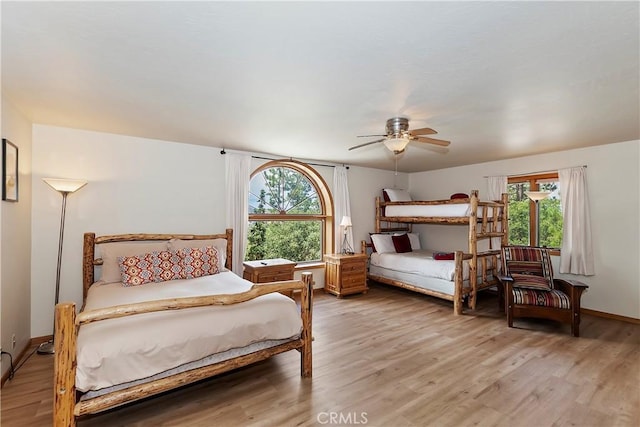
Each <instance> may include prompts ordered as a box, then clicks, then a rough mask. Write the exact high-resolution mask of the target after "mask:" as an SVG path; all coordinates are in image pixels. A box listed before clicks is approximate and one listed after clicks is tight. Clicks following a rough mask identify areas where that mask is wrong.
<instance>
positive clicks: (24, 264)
mask: <svg viewBox="0 0 640 427" xmlns="http://www.w3.org/2000/svg"><path fill="white" fill-rule="evenodd" d="M2 137H3V138H7V139H8V140H9V141H11V142H12V143H14V144H15V145H17V146H18V170H19V176H18V191H19V194H18V202H17V203H11V202H5V201H3V202H0V203H1V204H2V206H1V209H0V211H1V212H0V220H1V223H2V232H1V233H0V240H1V242H0V306H1V307H2V308H1V310H2V311H1V314H0V330H1V340H0V344H1V345H2V350H3V351H8V352H10V353H11V354H12V356H13V359H14V361H15V360H16V358H17V356H18V355H19V354H20V352H22V351H23V350H24V349H25V348H26V347H27V346H28V345H29V340H30V338H31V334H30V332H31V310H30V303H31V302H30V301H31V291H30V286H31V122H30V121H29V120H28V119H27V117H26V116H25V115H24V114H23V113H22V112H20V111H19V110H17V109H16V108H15V107H14V106H13V105H12V104H11V102H10V101H9V100H8V99H6V98H5V97H2ZM12 335H15V337H16V345H15V348H14V347H13V346H12V342H11V341H12V340H11V338H12ZM9 367H10V365H9V360H8V359H7V357H6V356H4V357H3V358H2V368H1V370H2V375H4V374H5V373H6V372H7V371H8V370H9Z"/></svg>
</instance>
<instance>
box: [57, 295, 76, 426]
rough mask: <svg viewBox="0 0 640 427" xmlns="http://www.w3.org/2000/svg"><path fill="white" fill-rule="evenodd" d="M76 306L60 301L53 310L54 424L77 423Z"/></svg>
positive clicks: (68, 424) (67, 424)
mask: <svg viewBox="0 0 640 427" xmlns="http://www.w3.org/2000/svg"><path fill="white" fill-rule="evenodd" d="M77 332H78V330H77V328H76V306H75V304H73V303H60V304H58V305H57V306H56V310H55V331H54V348H55V356H54V367H53V381H54V382H53V425H54V427H73V426H75V425H76V420H75V416H74V409H75V404H76V340H77Z"/></svg>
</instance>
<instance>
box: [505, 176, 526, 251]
mask: <svg viewBox="0 0 640 427" xmlns="http://www.w3.org/2000/svg"><path fill="white" fill-rule="evenodd" d="M507 191H508V193H509V244H510V245H529V242H530V240H529V236H530V233H531V230H529V198H528V197H527V195H526V194H525V192H526V191H529V183H528V182H519V183H514V184H509V185H507Z"/></svg>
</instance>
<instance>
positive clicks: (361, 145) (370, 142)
mask: <svg viewBox="0 0 640 427" xmlns="http://www.w3.org/2000/svg"><path fill="white" fill-rule="evenodd" d="M385 139H386V138H382V139H377V140H375V141H369V142H365V143H364V144H360V145H356V146H355V147H351V148H349V151H351V150H355V149H356V148H360V147H365V146H367V145H371V144H375V143H376V142H382V141H384V140H385Z"/></svg>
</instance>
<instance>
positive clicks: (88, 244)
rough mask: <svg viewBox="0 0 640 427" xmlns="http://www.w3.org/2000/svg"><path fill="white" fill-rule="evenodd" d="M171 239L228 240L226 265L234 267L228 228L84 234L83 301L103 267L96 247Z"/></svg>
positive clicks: (231, 232)
mask: <svg viewBox="0 0 640 427" xmlns="http://www.w3.org/2000/svg"><path fill="white" fill-rule="evenodd" d="M171 239H181V240H210V239H226V240H227V260H226V265H227V266H231V265H233V264H232V261H233V230H232V229H231V228H227V229H226V231H225V232H224V233H220V234H114V235H110V236H96V234H95V233H84V245H83V249H82V300H83V301H84V300H86V298H87V292H88V291H89V287H90V286H91V285H92V284H93V283H94V282H95V267H96V266H100V265H102V259H101V258H96V245H99V244H101V243H111V242H143V241H162V240H166V241H169V240H171Z"/></svg>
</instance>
